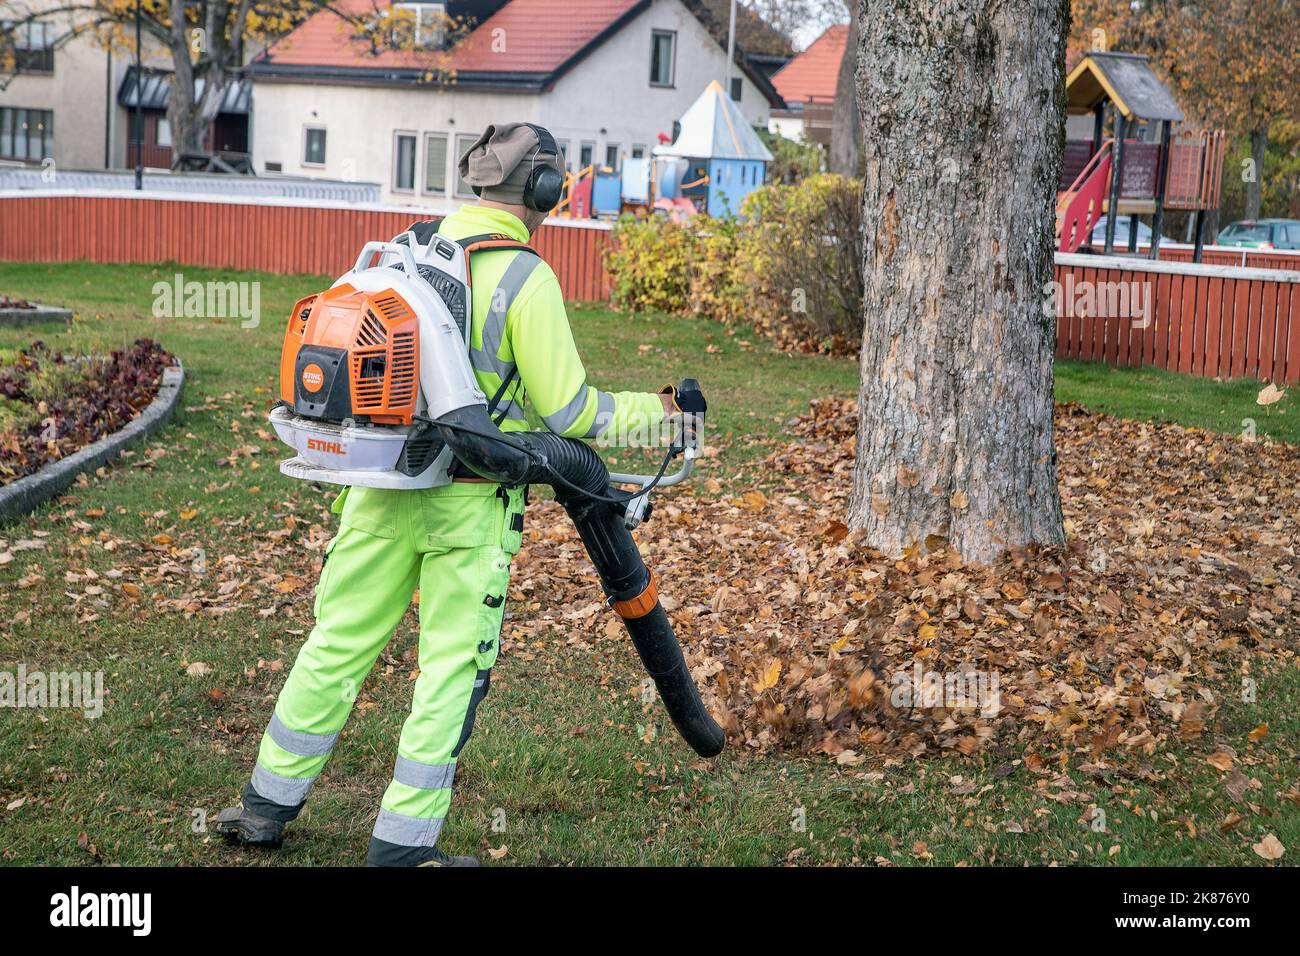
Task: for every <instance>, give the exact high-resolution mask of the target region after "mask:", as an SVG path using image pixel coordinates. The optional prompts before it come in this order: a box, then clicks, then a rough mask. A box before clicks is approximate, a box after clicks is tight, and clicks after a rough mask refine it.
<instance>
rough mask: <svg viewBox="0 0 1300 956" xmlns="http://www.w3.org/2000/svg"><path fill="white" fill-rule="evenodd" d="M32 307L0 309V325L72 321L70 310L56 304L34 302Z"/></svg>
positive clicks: (7, 326)
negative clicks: (34, 306)
mask: <svg viewBox="0 0 1300 956" xmlns="http://www.w3.org/2000/svg"><path fill="white" fill-rule="evenodd" d="M35 305H36V308H34V309H0V326H4V327H6V328H17V327H18V326H20V325H36V324H37V323H39V322H63V323H68V322H71V321H72V310H71V309H61V308H59V307H58V306H57V305H41V304H40V303H39V302H37V303H35Z"/></svg>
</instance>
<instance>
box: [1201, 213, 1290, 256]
mask: <svg viewBox="0 0 1300 956" xmlns="http://www.w3.org/2000/svg"><path fill="white" fill-rule="evenodd" d="M1218 245H1220V246H1237V247H1239V248H1243V249H1300V219H1241V220H1238V221H1237V222H1230V223H1228V225H1226V226H1225V227H1224V228H1223V231H1222V232H1220V233H1219V239H1218Z"/></svg>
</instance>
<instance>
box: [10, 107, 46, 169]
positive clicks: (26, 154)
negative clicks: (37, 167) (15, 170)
mask: <svg viewBox="0 0 1300 956" xmlns="http://www.w3.org/2000/svg"><path fill="white" fill-rule="evenodd" d="M19 114H22V121H23V122H24V123H26V125H27V129H25V130H23V131H22V137H23V138H22V147H23V148H22V155H21V156H20V155H18V142H19V140H18V133H19V129H18V126H19V118H18V117H19ZM6 116H7V117H8V121H7V122H6V120H5V117H6ZM42 120H44V122H45V126H44V128H43V129H42V130H41V131H40V134H39V136H38V137H37V139H36V142H38V143H39V146H38V148H37V152H38V153H39V155H37V156H32V155H31V151H32V142H33V140H32V132H33V129H32V127H33V126H35V125H36V124H38V123H39V122H41V121H42ZM6 127H7V128H8V130H9V150H8V151H7V152H6V151H3V150H0V159H6V160H10V161H12V162H19V163H40V162H44V161H45V160H46V159H53V158H54V110H52V109H38V108H35V107H29V106H0V131H2V130H3V129H4V128H6ZM2 136H3V133H2V132H0V137H2Z"/></svg>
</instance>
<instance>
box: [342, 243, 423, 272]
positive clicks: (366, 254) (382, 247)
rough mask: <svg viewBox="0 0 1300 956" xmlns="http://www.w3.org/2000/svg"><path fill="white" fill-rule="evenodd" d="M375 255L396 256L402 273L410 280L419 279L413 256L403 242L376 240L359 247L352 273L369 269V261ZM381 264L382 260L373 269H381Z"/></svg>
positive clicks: (409, 248)
mask: <svg viewBox="0 0 1300 956" xmlns="http://www.w3.org/2000/svg"><path fill="white" fill-rule="evenodd" d="M376 253H378V254H381V255H383V256H390V255H394V256H397V258H398V261H400V262H401V264H402V271H403V272H405V273H406V274H407V275H408V276H410V277H411V278H412V279H418V278H419V277H420V270H419V268H418V267H417V266H416V264H415V256H413V255H412V254H411V247H410V246H408V245H407V244H406V243H404V242H380V241H378V240H374V241H372V242H367V243H366V244H365V245H364V246H362V247H361V254H360V255H358V256H357V263H356V265H354V266H353V267H352V271H353V272H361V271H363V270H365V269H369V268H371V266H370V260H371V259H372V258H374V256H375V255H376ZM383 262H384V260H383V259H380V260H379V265H377V266H375V267H374V268H376V269H379V268H383Z"/></svg>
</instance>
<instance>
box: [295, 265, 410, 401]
mask: <svg viewBox="0 0 1300 956" xmlns="http://www.w3.org/2000/svg"><path fill="white" fill-rule="evenodd" d="M308 344H310V345H319V346H323V347H326V348H334V349H342V350H343V351H345V352H346V353H347V376H348V387H349V391H350V393H351V396H352V414H353V415H357V416H362V415H364V416H366V417H368V418H369V419H370V420H371V421H373V422H376V423H378V424H382V425H410V424H411V422H412V416H414V414H415V409H416V398H417V396H418V393H419V361H418V357H419V354H420V328H419V320H418V319H417V318H416V315H415V310H414V309H412V308H411V307H410V305H408V304H407V302H406V300H405V299H403V298H402V297H401V296H400V295H398V294H397V293H396V292H394V291H393V290H392V289H385V290H384V291H383V292H358V291H357V290H356V289H355V288H353V287H352V286H351V285H348V284H346V283H344V284H343V285H340V286H336V287H335V288H332V289H328V290H326V291H325V292H321V293H320V294H318V295H309V296H307V297H305V298H303V299H299V300H298V301H297V302H296V303H295V304H294V307H293V311H292V312H291V313H290V314H289V322H288V325H287V326H286V328H285V331H284V346H283V348H282V349H281V352H280V398H281V399H283V400H284V402H285V403H286V404H288V405H293V404H294V392H295V388H294V386H295V382H294V372H295V369H296V367H297V361H298V350H299V348H301V347H302V346H303V345H308Z"/></svg>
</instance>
